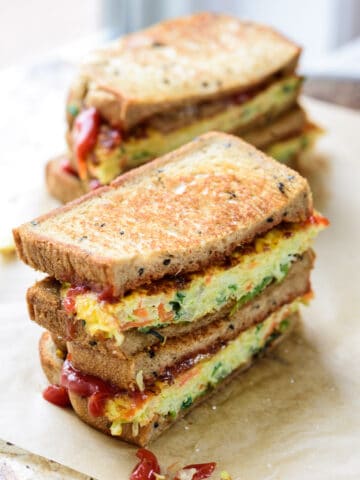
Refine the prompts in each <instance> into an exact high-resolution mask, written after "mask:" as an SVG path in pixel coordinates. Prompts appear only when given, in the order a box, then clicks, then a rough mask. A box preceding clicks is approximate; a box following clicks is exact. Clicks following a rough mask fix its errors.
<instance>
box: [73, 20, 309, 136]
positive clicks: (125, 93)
mask: <svg viewBox="0 0 360 480" xmlns="http://www.w3.org/2000/svg"><path fill="white" fill-rule="evenodd" d="M184 39H186V41H184ZM300 52H301V49H300V47H299V46H298V45H296V44H294V43H293V42H291V41H290V40H288V39H286V38H285V37H283V36H282V35H280V34H279V33H277V32H276V31H274V30H273V29H272V28H269V27H266V26H263V25H257V24H254V23H250V22H244V21H241V20H239V19H237V18H233V17H230V16H228V15H224V14H215V13H197V14H194V15H191V16H187V17H183V18H178V19H172V20H167V21H164V22H161V23H159V24H157V25H154V26H152V27H150V28H148V29H146V30H143V31H140V32H136V33H132V34H130V35H127V36H125V37H123V38H121V39H119V40H117V41H116V42H114V43H113V44H111V45H109V46H107V47H106V48H104V49H103V50H99V51H97V52H94V53H93V54H92V55H91V56H90V57H89V58H88V59H87V60H86V61H85V62H84V63H83V65H82V67H81V68H80V72H79V75H78V76H77V78H76V79H75V81H74V83H73V85H72V88H71V91H70V95H69V105H72V106H73V105H78V106H79V107H81V106H85V107H95V108H96V109H97V110H98V111H99V112H100V114H101V116H102V117H103V118H104V119H105V120H106V121H107V122H108V123H109V124H110V125H113V126H121V127H122V128H123V129H124V130H129V129H130V128H131V127H132V126H134V125H136V124H137V123H139V122H140V121H142V120H144V119H146V118H147V117H149V116H150V115H153V114H156V113H158V112H163V111H164V110H168V109H170V108H176V107H179V106H183V105H184V103H186V104H193V103H194V102H197V101H198V102H199V101H209V100H213V99H215V98H219V97H221V96H224V95H227V94H231V93H233V92H235V91H236V92H242V91H244V90H247V91H249V89H251V88H252V87H254V86H257V85H258V84H259V83H261V82H264V81H266V80H267V79H269V78H270V77H271V76H273V75H279V74H280V75H281V74H283V75H284V74H286V73H289V72H292V71H293V70H294V68H295V66H296V64H297V61H298V58H299V55H300ZM71 121H72V117H71V115H69V122H71Z"/></svg>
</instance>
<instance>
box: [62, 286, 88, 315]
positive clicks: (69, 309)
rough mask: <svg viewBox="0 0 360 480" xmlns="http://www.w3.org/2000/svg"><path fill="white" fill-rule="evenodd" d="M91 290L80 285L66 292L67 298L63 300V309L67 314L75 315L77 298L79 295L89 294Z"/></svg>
mask: <svg viewBox="0 0 360 480" xmlns="http://www.w3.org/2000/svg"><path fill="white" fill-rule="evenodd" d="M88 290H89V289H88V287H86V286H85V285H78V286H76V287H70V288H69V290H68V291H67V292H66V296H65V298H64V299H63V307H64V310H65V312H66V313H68V314H72V313H75V298H76V296H77V295H81V294H82V293H85V292H87V291H88Z"/></svg>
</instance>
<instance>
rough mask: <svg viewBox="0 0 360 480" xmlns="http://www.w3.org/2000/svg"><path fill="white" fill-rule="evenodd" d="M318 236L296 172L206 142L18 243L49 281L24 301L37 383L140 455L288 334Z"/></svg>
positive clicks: (228, 140) (41, 223) (231, 141)
mask: <svg viewBox="0 0 360 480" xmlns="http://www.w3.org/2000/svg"><path fill="white" fill-rule="evenodd" d="M327 223H328V222H327V220H326V219H325V218H324V217H322V216H321V215H320V214H319V213H317V212H315V211H314V210H313V205H312V197H311V192H310V189H309V186H308V184H307V182H306V180H305V179H303V178H302V177H301V176H300V175H299V174H298V173H296V172H294V171H292V170H290V169H289V168H288V167H286V166H285V165H281V164H279V163H278V162H276V161H275V160H273V159H271V158H269V157H267V156H266V155H265V154H263V153H261V152H260V151H258V150H256V149H255V148H254V147H252V146H250V145H248V144H246V143H244V142H243V141H242V140H240V139H239V138H237V137H234V136H230V135H227V134H223V133H208V134H206V135H204V136H202V137H199V138H198V139H197V140H196V141H194V142H192V143H190V144H188V145H186V146H184V147H182V148H180V149H179V150H177V151H175V152H173V153H172V154H169V155H166V156H165V157H163V158H160V159H158V160H156V161H153V162H151V163H149V164H147V165H145V166H142V167H140V168H138V169H135V170H133V171H132V172H129V173H127V174H126V175H124V176H122V177H120V178H118V179H117V180H116V181H114V182H112V183H111V184H110V185H109V186H107V187H102V188H99V189H97V190H95V191H93V192H91V193H89V194H87V195H85V196H84V197H82V198H81V199H78V200H76V201H74V202H72V203H70V204H68V205H67V206H65V207H62V208H60V209H57V210H55V211H54V212H51V213H49V214H47V215H45V216H43V217H40V218H38V219H36V220H34V221H32V222H29V223H27V224H25V225H23V226H21V227H19V228H18V229H15V231H14V235H15V240H16V244H17V247H18V251H19V253H20V255H21V257H22V258H23V259H24V260H25V261H26V262H27V263H29V264H30V265H32V266H34V267H36V268H38V269H40V270H43V271H45V272H47V273H48V274H49V275H50V276H49V277H47V278H46V279H44V280H42V281H41V282H38V283H37V284H35V285H34V286H33V287H31V288H30V289H29V290H28V294H27V301H28V307H29V313H30V317H31V319H32V320H34V321H36V322H37V323H39V324H40V325H41V326H43V327H44V328H46V329H47V330H48V331H49V332H50V333H49V334H45V335H44V336H43V338H42V340H41V343H40V355H41V359H42V364H43V367H44V370H45V371H46V372H47V374H48V375H49V377H51V378H52V377H53V376H55V375H56V376H57V378H56V381H57V383H60V386H59V387H57V388H59V389H63V390H62V392H63V393H64V392H65V394H66V391H68V393H69V396H70V402H71V404H72V406H73V407H74V409H75V411H76V412H77V413H78V415H79V416H80V417H81V418H82V419H83V420H85V421H86V422H87V423H89V424H90V425H92V426H95V427H97V428H99V429H101V430H103V431H105V432H106V433H109V434H111V435H114V436H116V437H118V438H121V439H124V440H127V441H130V442H133V443H136V444H139V445H145V444H146V443H148V442H150V441H151V440H153V439H154V438H156V436H157V435H159V434H160V432H161V431H162V430H164V429H165V428H166V427H167V426H169V425H171V424H172V423H173V422H174V421H175V420H176V419H178V418H180V417H181V416H182V415H184V414H185V413H186V412H187V411H188V410H189V409H190V408H192V406H193V405H197V404H198V403H200V402H201V401H202V400H204V399H205V398H207V397H208V395H209V394H210V393H211V392H212V391H213V390H214V389H216V388H217V387H218V386H220V385H222V384H223V382H226V381H228V380H229V379H230V378H232V377H233V376H234V375H235V374H236V373H237V372H239V371H241V370H243V369H244V368H246V367H247V366H249V365H250V364H251V362H252V361H253V360H254V358H256V357H257V356H258V355H259V354H260V353H262V352H264V351H265V350H266V349H267V348H269V347H271V346H273V345H275V344H276V342H277V341H279V340H280V339H282V338H283V337H284V335H285V334H286V333H287V332H288V331H290V329H291V328H292V325H293V324H294V322H295V321H296V319H297V316H298V310H299V306H300V305H301V304H302V303H306V302H307V301H308V300H309V299H310V298H311V295H312V292H311V286H310V271H311V269H312V267H313V262H314V253H313V251H312V244H313V241H314V238H315V237H316V235H317V234H318V233H319V232H320V231H321V230H322V229H323V228H324V227H325V226H326V225H327ZM56 350H58V354H59V355H58V356H56ZM54 352H55V353H54ZM61 356H63V359H61V358H60V357H61ZM62 362H63V363H62ZM60 370H61V373H60V376H59V372H60ZM54 388H55V387H54Z"/></svg>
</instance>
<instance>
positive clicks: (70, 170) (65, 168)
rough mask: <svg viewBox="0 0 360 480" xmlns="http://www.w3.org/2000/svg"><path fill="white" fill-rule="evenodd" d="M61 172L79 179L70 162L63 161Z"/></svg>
mask: <svg viewBox="0 0 360 480" xmlns="http://www.w3.org/2000/svg"><path fill="white" fill-rule="evenodd" d="M61 170H62V171H63V172H65V173H68V174H69V175H72V176H73V177H77V178H78V177H79V175H78V173H77V171H76V170H75V168H74V167H73V166H72V165H71V163H70V162H69V160H63V161H62V162H61Z"/></svg>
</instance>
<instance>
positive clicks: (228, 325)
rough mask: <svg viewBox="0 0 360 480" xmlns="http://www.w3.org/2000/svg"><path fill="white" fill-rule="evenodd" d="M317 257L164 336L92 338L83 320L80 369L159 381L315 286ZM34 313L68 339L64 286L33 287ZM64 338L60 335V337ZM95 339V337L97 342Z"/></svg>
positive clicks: (77, 343) (75, 349)
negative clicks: (237, 303)
mask: <svg viewBox="0 0 360 480" xmlns="http://www.w3.org/2000/svg"><path fill="white" fill-rule="evenodd" d="M314 258H315V255H314V253H313V252H312V251H311V250H309V251H308V252H306V253H305V254H304V255H303V257H302V259H299V260H298V261H297V262H296V263H294V264H293V266H292V267H291V269H290V271H289V273H288V275H287V276H286V278H285V279H284V280H283V281H282V282H281V283H279V284H274V285H271V286H269V287H267V288H266V289H265V290H264V292H262V293H261V294H259V295H258V296H257V297H256V298H255V299H254V300H252V301H251V302H248V303H247V304H246V305H244V306H243V307H242V308H241V309H239V310H238V311H236V312H235V313H234V314H231V313H230V312H231V311H232V308H233V306H234V304H233V302H231V303H230V304H228V305H227V306H225V307H224V308H222V309H221V310H220V311H219V312H216V313H213V314H210V315H207V316H206V317H204V318H203V319H200V320H199V321H197V322H194V324H191V323H190V324H185V325H182V324H177V325H171V326H168V327H165V328H162V329H158V330H157V331H158V332H159V333H160V334H161V335H162V336H163V338H164V340H163V341H162V340H161V337H160V339H159V338H157V337H155V336H153V335H151V334H144V333H141V332H138V331H137V330H136V329H133V330H131V331H127V332H125V339H124V342H123V344H122V345H121V346H120V347H119V346H117V345H116V344H114V342H113V341H112V340H110V339H107V340H104V339H100V338H99V339H98V340H99V341H98V342H97V341H96V340H95V339H94V337H90V336H88V335H87V334H86V332H85V331H84V329H83V327H82V324H81V322H79V321H77V322H75V324H74V328H72V329H71V330H72V337H73V338H72V341H70V342H68V343H67V347H68V350H69V352H70V353H71V354H72V362H73V364H74V366H75V367H76V368H78V369H79V370H81V371H83V372H85V373H89V374H92V375H96V376H99V377H101V378H103V379H105V380H107V381H110V382H111V383H113V384H116V385H118V386H119V387H121V388H130V387H132V386H134V385H135V384H136V375H137V373H138V372H139V371H140V370H142V372H143V377H144V379H145V383H150V384H151V383H153V382H154V381H156V379H157V378H158V377H159V376H161V374H163V373H164V372H165V370H166V369H167V368H171V367H174V366H175V365H178V364H179V363H181V361H183V360H184V359H186V358H189V357H195V356H196V355H198V354H199V353H203V354H206V352H207V351H208V350H209V349H211V347H212V345H214V344H216V343H221V342H228V341H229V340H231V339H232V338H235V337H237V336H238V335H239V334H240V332H241V331H243V330H245V329H247V328H249V327H250V326H252V325H253V324H256V323H258V322H261V321H263V320H264V319H265V318H266V317H268V316H269V315H270V314H271V313H273V312H274V311H275V310H277V309H278V308H280V307H281V306H282V305H284V304H286V303H290V302H292V301H293V300H294V299H295V298H297V297H299V296H301V295H304V294H306V293H307V292H309V290H310V280H309V276H310V270H311V268H312V266H313V261H314ZM27 298H28V305H29V312H30V317H31V318H32V320H34V321H36V322H37V323H39V324H40V325H41V326H42V327H44V328H46V329H47V330H50V331H51V332H52V334H54V335H55V336H57V337H61V338H62V339H65V338H66V335H67V327H66V325H67V320H68V317H67V315H66V313H65V311H64V310H63V309H62V306H61V301H60V299H59V291H58V286H56V285H54V281H53V282H51V279H45V280H43V281H42V282H39V283H38V284H36V285H34V287H32V288H30V289H29V291H28V295H27ZM56 340H57V341H58V339H57V338H56ZM94 340H95V341H94Z"/></svg>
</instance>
